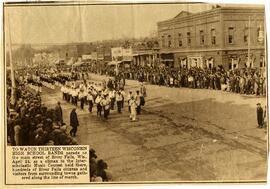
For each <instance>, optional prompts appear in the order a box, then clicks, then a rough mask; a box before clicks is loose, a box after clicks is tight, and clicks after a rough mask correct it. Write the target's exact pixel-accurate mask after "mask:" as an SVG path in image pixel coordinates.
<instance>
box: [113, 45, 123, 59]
mask: <svg viewBox="0 0 270 189" xmlns="http://www.w3.org/2000/svg"><path fill="white" fill-rule="evenodd" d="M111 51H112V58H115V59H117V58H118V57H121V56H123V49H122V47H114V48H111Z"/></svg>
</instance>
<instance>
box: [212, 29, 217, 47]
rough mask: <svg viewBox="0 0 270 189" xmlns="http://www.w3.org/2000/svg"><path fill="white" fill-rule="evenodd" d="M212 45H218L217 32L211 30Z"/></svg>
mask: <svg viewBox="0 0 270 189" xmlns="http://www.w3.org/2000/svg"><path fill="white" fill-rule="evenodd" d="M211 44H212V45H215V44H216V30H215V29H211Z"/></svg>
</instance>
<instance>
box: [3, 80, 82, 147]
mask: <svg viewBox="0 0 270 189" xmlns="http://www.w3.org/2000/svg"><path fill="white" fill-rule="evenodd" d="M7 86H8V89H7V99H8V102H7V135H8V142H9V143H10V145H12V146H23V145H25V146H30V145H76V144H77V142H76V140H75V139H74V138H72V137H71V136H69V135H68V133H67V125H66V124H64V123H63V124H61V125H60V124H58V123H57V122H56V112H55V109H53V108H51V109H50V108H47V107H46V106H45V105H44V104H42V101H41V96H40V93H39V92H36V91H34V90H32V89H31V88H29V87H28V83H24V82H20V81H19V80H16V88H15V89H14V90H15V92H14V93H15V99H16V101H14V103H13V102H11V99H12V94H11V90H12V89H11V82H10V81H8V82H7Z"/></svg>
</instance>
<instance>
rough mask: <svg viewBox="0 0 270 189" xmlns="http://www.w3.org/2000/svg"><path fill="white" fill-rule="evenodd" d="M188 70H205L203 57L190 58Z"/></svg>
mask: <svg viewBox="0 0 270 189" xmlns="http://www.w3.org/2000/svg"><path fill="white" fill-rule="evenodd" d="M187 59H188V69H190V68H195V67H197V68H203V58H202V56H188V58H187Z"/></svg>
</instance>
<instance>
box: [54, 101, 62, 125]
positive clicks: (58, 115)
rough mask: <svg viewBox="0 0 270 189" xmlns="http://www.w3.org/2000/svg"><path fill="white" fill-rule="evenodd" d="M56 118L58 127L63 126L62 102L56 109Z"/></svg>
mask: <svg viewBox="0 0 270 189" xmlns="http://www.w3.org/2000/svg"><path fill="white" fill-rule="evenodd" d="M55 118H56V122H57V125H59V126H62V124H63V111H62V107H61V104H60V102H57V105H56V107H55Z"/></svg>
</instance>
